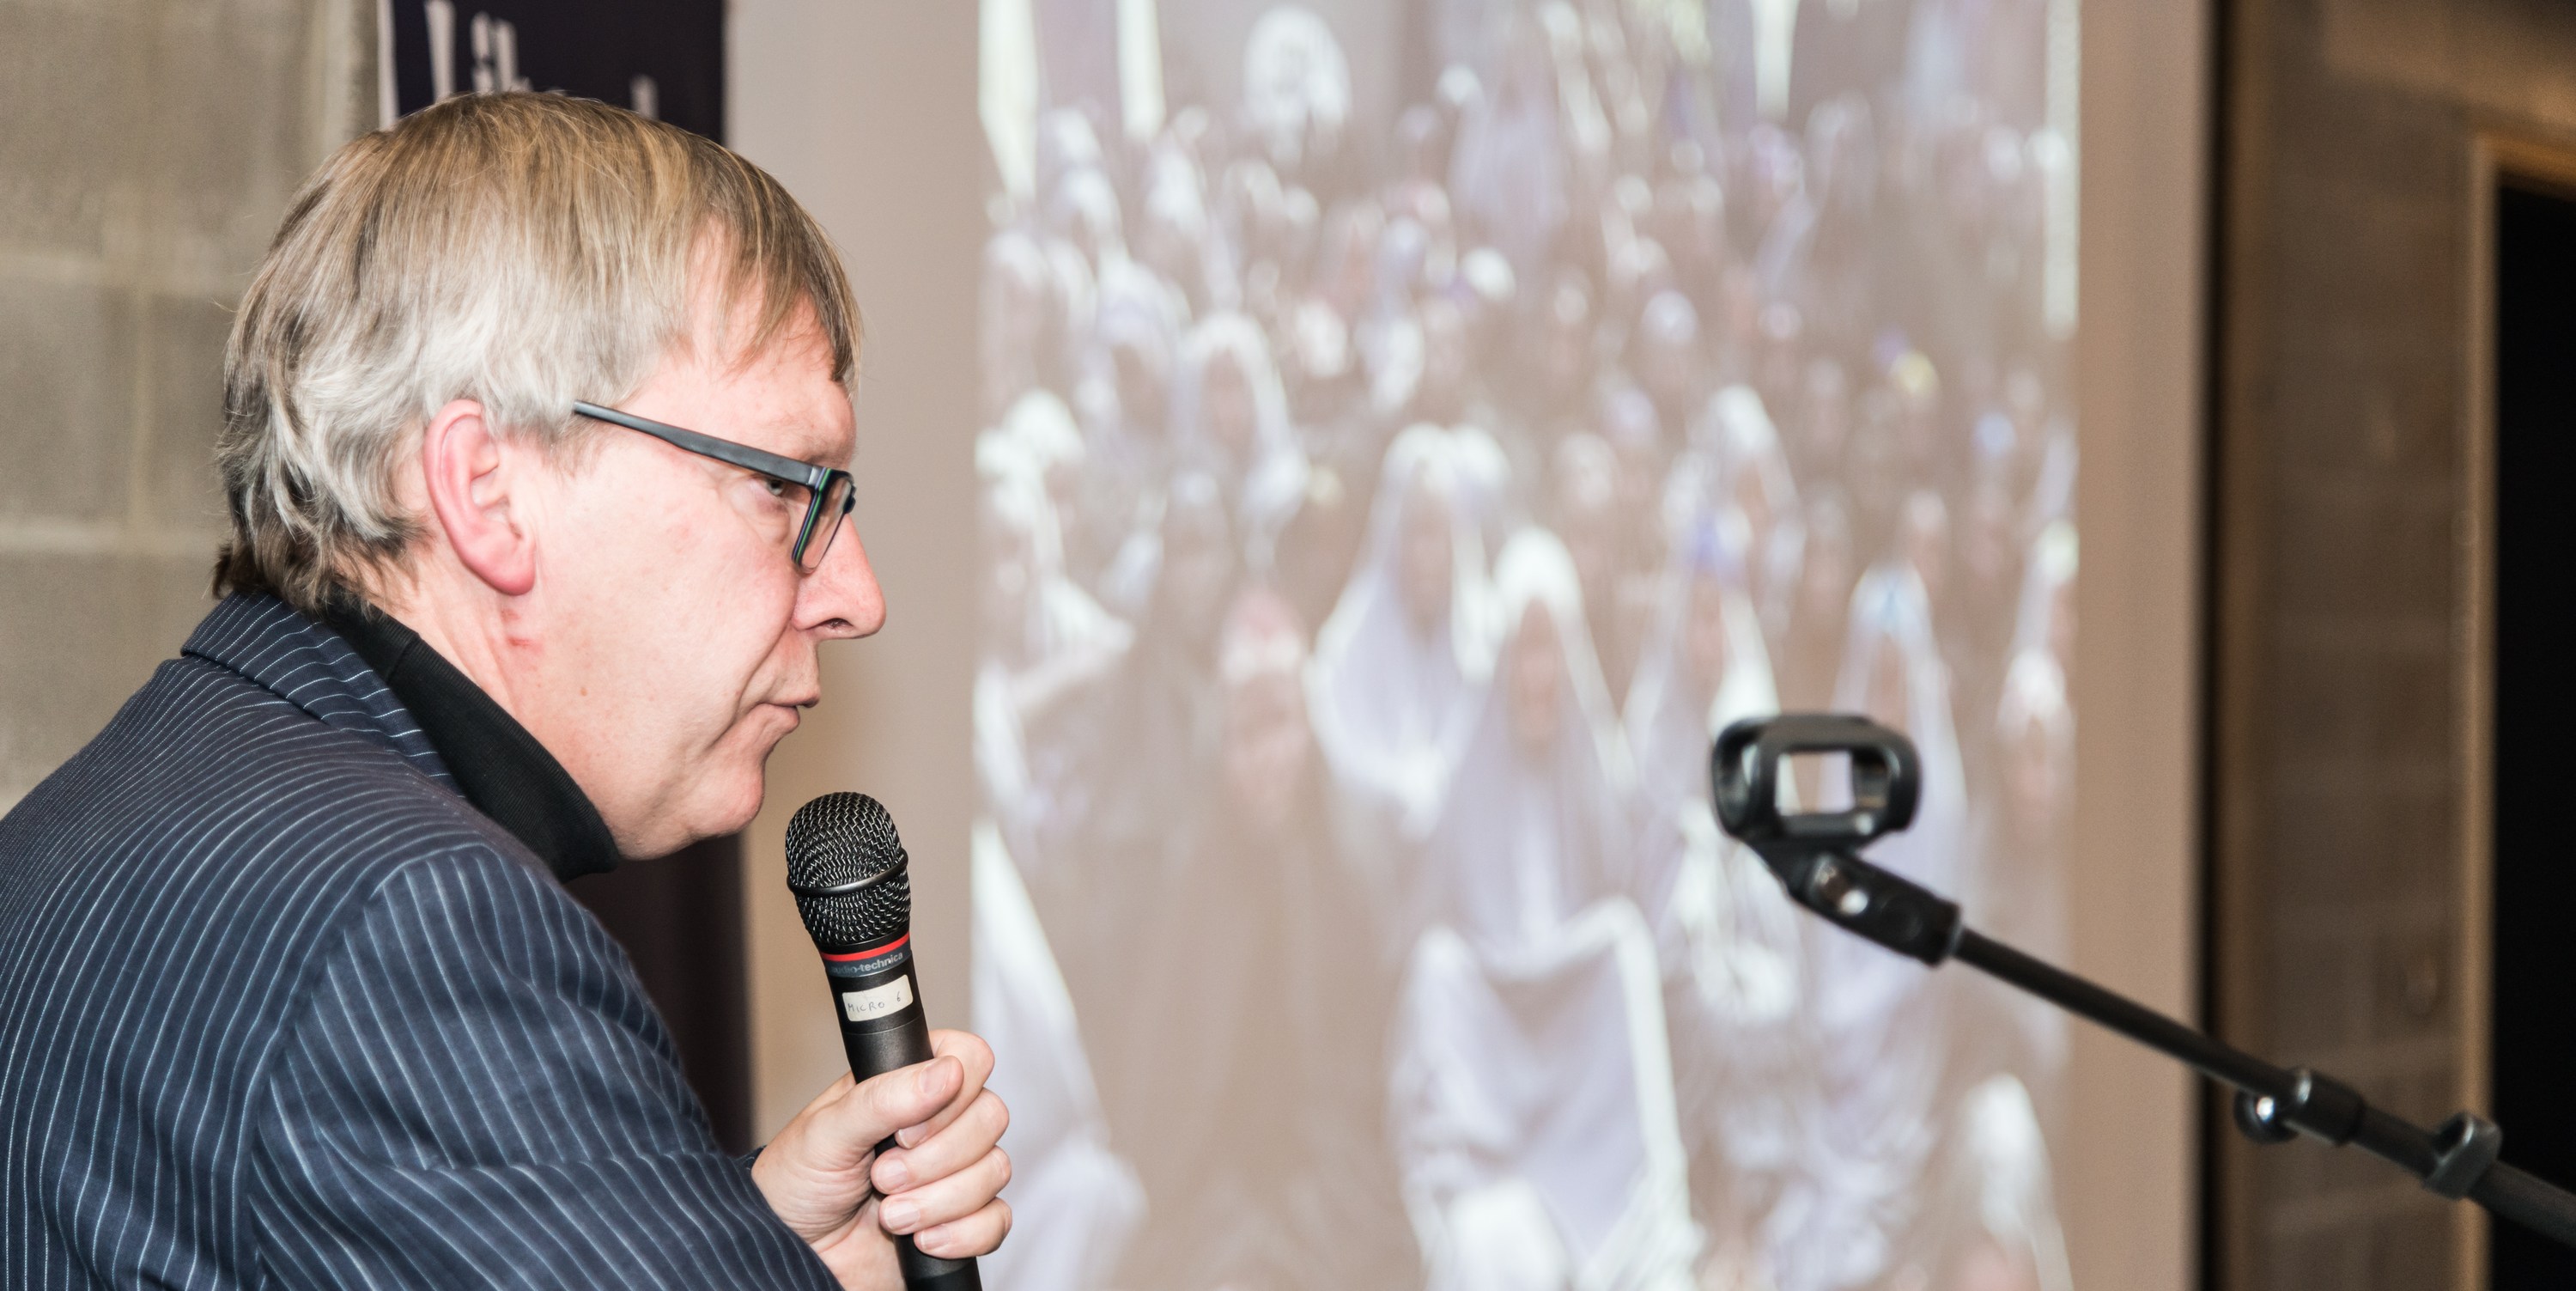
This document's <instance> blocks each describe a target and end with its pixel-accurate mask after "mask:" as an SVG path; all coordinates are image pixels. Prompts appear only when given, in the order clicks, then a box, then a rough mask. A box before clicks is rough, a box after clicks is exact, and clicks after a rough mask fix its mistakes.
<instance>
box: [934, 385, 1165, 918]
mask: <svg viewBox="0 0 2576 1291" xmlns="http://www.w3.org/2000/svg"><path fill="white" fill-rule="evenodd" d="M976 456H977V458H978V465H979V467H980V468H981V469H982V470H983V471H984V472H985V482H984V490H983V508H982V509H983V516H982V522H983V526H982V527H983V545H984V584H983V589H982V595H983V605H982V613H981V617H982V620H983V632H984V641H983V651H982V656H983V657H982V659H981V660H980V663H979V666H978V668H977V670H976V674H975V696H974V720H975V763H976V770H977V772H978V775H979V777H980V778H981V780H982V782H983V786H984V792H985V796H986V801H987V802H988V803H989V804H990V809H991V811H992V813H993V817H994V823H995V825H996V826H997V827H998V828H999V829H1000V831H1001V834H1002V838H1003V840H1004V841H1005V842H1006V843H1007V844H1008V845H1009V847H1010V850H1011V852H1012V853H1013V854H1014V855H1015V856H1016V857H1017V859H1018V862H1019V864H1020V865H1021V866H1023V867H1025V868H1026V869H1027V870H1028V871H1029V872H1030V873H1031V875H1032V879H1031V881H1032V882H1033V883H1036V884H1038V885H1039V886H1041V887H1043V886H1045V883H1044V880H1045V879H1046V877H1047V875H1048V872H1049V871H1050V869H1051V868H1053V865H1052V863H1053V862H1056V861H1060V860H1061V859H1062V858H1061V856H1060V855H1059V853H1060V852H1061V850H1062V849H1061V847H1060V846H1056V845H1054V842H1055V840H1059V839H1061V838H1062V837H1063V835H1064V833H1065V831H1067V830H1069V829H1071V828H1073V827H1074V826H1075V825H1077V824H1078V823H1079V821H1078V813H1077V812H1076V810H1075V808H1074V805H1073V803H1072V801H1071V797H1072V795H1075V794H1078V793H1079V791H1080V789H1081V783H1080V780H1081V775H1080V772H1079V770H1078V768H1077V767H1076V766H1075V765H1074V762H1075V760H1076V758H1077V755H1078V754H1079V752H1080V748H1081V741H1080V739H1079V736H1080V735H1081V733H1082V723H1081V721H1080V714H1079V712H1078V711H1077V710H1078V709H1079V708H1080V707H1081V705H1082V703H1083V701H1084V700H1085V699H1086V698H1087V697H1089V696H1090V695H1092V694H1093V693H1095V692H1097V691H1098V690H1099V688H1100V683H1101V681H1102V680H1103V679H1104V678H1105V677H1107V676H1108V674H1109V673H1110V671H1111V670H1112V669H1114V668H1115V667H1116V666H1117V664H1118V661H1119V660H1120V659H1121V658H1123V657H1124V656H1125V655H1126V652H1127V649H1128V647H1129V644H1130V642H1131V641H1132V640H1133V637H1134V633H1133V632H1132V631H1131V630H1130V629H1129V628H1128V626H1127V625H1126V624H1125V623H1122V622H1120V621H1119V620H1118V619H1116V618H1114V617H1112V616H1111V615H1110V614H1109V613H1108V612H1107V611H1105V610H1102V609H1101V608H1100V606H1099V604H1098V603H1096V602H1094V601H1093V600H1092V599H1091V597H1090V596H1089V595H1088V594H1086V593H1085V592H1083V590H1082V589H1081V588H1080V587H1077V586H1075V585H1074V583H1073V581H1072V580H1071V579H1069V578H1067V577H1065V575H1064V555H1063V548H1062V545H1061V538H1060V534H1059V532H1058V530H1057V527H1056V520H1055V508H1054V506H1053V505H1052V504H1051V503H1050V502H1049V500H1048V498H1047V489H1046V484H1045V483H1044V481H1043V480H1042V479H1041V478H1040V476H1039V472H1038V470H1037V469H1036V467H1035V466H1034V465H1033V463H1032V461H1031V459H1030V458H1029V457H1028V456H1027V455H1026V454H1025V453H1024V452H1023V451H1022V450H1021V449H1019V448H1017V447H1015V446H1014V445H1013V444H1012V443H1011V442H1010V441H1009V440H1008V439H1005V438H995V437H992V436H991V435H990V434H989V432H988V436H987V438H986V439H985V440H984V441H983V442H982V443H980V444H979V445H978V446H977V453H976Z"/></svg>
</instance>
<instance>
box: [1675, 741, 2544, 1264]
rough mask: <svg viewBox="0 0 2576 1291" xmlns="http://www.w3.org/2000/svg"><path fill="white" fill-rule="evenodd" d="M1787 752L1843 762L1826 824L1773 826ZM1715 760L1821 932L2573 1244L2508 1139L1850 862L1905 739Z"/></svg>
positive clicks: (1908, 770)
mask: <svg viewBox="0 0 2576 1291" xmlns="http://www.w3.org/2000/svg"><path fill="white" fill-rule="evenodd" d="M1792 753H1800V754H1814V753H1839V754H1846V755H1848V756H1849V757H1850V758H1851V779H1852V785H1853V796H1854V799H1855V801H1856V803H1857V805H1856V806H1855V807H1853V808H1852V809H1851V810H1848V811H1843V812H1838V813H1817V814H1805V815H1783V814H1781V813H1780V811H1779V809H1778V800H1777V796H1776V795H1777V787H1778V784H1779V779H1778V775H1779V772H1778V763H1779V761H1780V759H1781V758H1782V757H1783V756H1785V755H1788V754H1792ZM1713 762H1714V778H1715V781H1716V789H1717V799H1716V801H1717V808H1718V815H1719V818H1720V822H1721V823H1722V824H1724V825H1725V827H1726V830H1727V832H1728V833H1730V834H1733V835H1734V836H1736V837H1737V838H1739V839H1742V840H1743V841H1744V842H1745V843H1746V844H1748V845H1749V846H1751V847H1752V848H1753V849H1754V851H1755V852H1757V853H1759V854H1760V855H1761V857H1762V859H1763V862H1764V864H1766V865H1768V866H1769V867H1770V869H1771V872H1772V873H1773V874H1774V875H1776V876H1778V878H1779V879H1780V882H1781V885H1782V886H1783V887H1785V888H1787V889H1788V892H1789V896H1790V898H1791V899H1792V900H1795V901H1796V902H1797V903H1798V904H1800V905H1802V906H1805V907H1806V908H1807V909H1809V910H1811V911H1813V912H1815V913H1816V914H1818V915H1821V916H1823V917H1824V918H1825V919H1826V920H1827V921H1829V922H1831V923H1833V924H1835V925H1836V926H1838V927H1841V928H1843V929H1844V930H1846V931H1849V932H1852V933H1856V934H1858V935H1860V936H1862V937H1865V938H1868V939H1869V940H1871V941H1874V942H1876V943H1878V944H1879V945H1881V946H1884V947H1886V948H1887V949H1889V950H1892V951H1895V952H1896V953H1898V954H1900V955H1905V956H1907V957H1909V958H1912V959H1918V960H1921V961H1922V962H1923V963H1925V964H1927V965H1932V966H1936V967H1937V966H1938V965H1940V964H1941V963H1943V962H1944V961H1947V960H1951V959H1956V960H1958V961H1959V962H1961V963H1964V964H1967V965H1969V966H1970V967H1972V968H1976V969H1978V970H1980V971H1982V972H1984V973H1986V974H1987V975H1989V976H1991V977H1995V978H1997V979H1999V980H2001V981H2003V982H2005V983H2006V984H2008V985H2011V986H2014V987H2018V988H2019V989H2021V990H2024V991H2027V992H2029V993H2031V994H2033V995H2036V996H2038V997H2039V998H2041V999H2044V1000H2047V1001H2048V1002H2050V1003H2051V1004H2055V1005H2057V1006H2058V1007H2059V1008H2062V1009H2065V1010H2066V1011H2067V1012H2069V1013H2073V1014H2075V1015H2076V1016H2078V1017H2081V1018H2084V1019H2087V1020H2088V1021H2091V1022H2093V1023H2095V1024H2097V1025H2099V1026H2102V1027H2106V1028H2108V1029H2110V1030H2111V1031H2114V1032H2116V1033H2118V1034H2120V1035H2123V1036H2126V1037H2128V1038H2129V1039H2131V1040H2134V1041H2136V1042H2138V1043H2139V1044H2142V1045H2145V1046H2147V1047H2148V1048H2150V1049H2154V1050H2156V1051H2157V1052H2159V1053H2162V1054H2165V1055H2167V1056H2168V1057H2171V1058H2174V1059H2176V1060H2178V1061H2180V1062H2182V1063H2183V1064H2185V1065H2187V1066H2189V1067H2191V1068H2192V1069H2193V1070H2195V1071H2197V1072H2199V1073H2201V1074H2202V1075H2204V1076H2207V1077H2209V1078H2210V1079H2211V1080H2215V1081H2217V1082H2219V1083H2221V1084H2223V1085H2226V1086H2229V1087H2230V1088H2232V1089H2234V1090H2235V1091H2236V1098H2235V1121H2236V1128H2237V1129H2238V1130H2239V1131H2241V1132H2242V1133H2244V1135H2245V1136H2246V1137H2247V1138H2249V1139H2252V1140H2253V1141H2254V1142H2256V1143H2261V1144H2274V1143H2286V1142H2288V1141H2289V1140H2291V1139H2293V1138H2295V1137H2297V1136H2299V1135H2302V1134H2304V1135H2307V1136H2308V1137H2310V1138H2314V1139H2319V1140H2322V1141H2324V1142H2327V1143H2331V1144H2334V1145H2335V1146H2337V1147H2346V1146H2349V1147H2358V1148H2360V1149H2361V1150H2362V1151H2364V1152H2368V1153H2369V1154H2371V1155H2372V1156H2375V1157H2378V1158H2379V1159H2381V1160H2383V1161H2386V1162H2388V1163H2389V1164H2391V1165H2394V1166H2396V1167H2397V1168H2399V1169H2401V1170H2404V1171H2406V1172H2407V1173H2408V1174H2411V1175H2413V1176H2415V1178H2416V1180H2417V1181H2418V1182H2420V1183H2422V1184H2423V1186H2424V1188H2425V1189H2426V1190H2427V1191H2429V1192H2432V1193H2434V1194H2436V1195H2438V1196H2442V1197H2447V1198H2450V1199H2451V1200H2453V1201H2459V1200H2463V1199H2465V1200H2468V1201H2473V1202H2476V1203H2477V1204H2479V1205H2481V1206H2484V1207H2486V1209H2487V1210H2488V1211H2489V1212H2491V1213H2493V1214H2496V1215H2498V1216H2501V1217H2503V1218H2505V1219H2509V1220H2512V1221H2513V1222H2515V1223H2517V1224H2520V1225H2522V1226H2524V1227H2525V1228H2528V1229H2531V1230H2532V1231H2534V1232H2537V1233H2540V1234H2542V1235H2544V1236H2547V1237H2548V1238H2550V1239H2551V1240H2553V1241H2556V1242H2558V1243H2559V1244H2561V1245H2564V1246H2569V1247H2576V1193H2570V1192H2569V1191H2567V1190H2566V1189H2564V1188H2560V1187H2558V1186H2557V1185H2555V1184H2552V1183H2549V1182H2547V1181H2546V1180H2543V1179H2540V1178H2538V1177H2537V1176H2534V1175H2532V1174H2530V1173H2528V1172H2525V1171H2523V1170H2519V1169H2516V1168H2515V1167H2513V1166H2510V1165H2507V1164H2505V1163H2504V1162H2502V1161H2500V1160H2498V1159H2497V1153H2498V1152H2499V1151H2500V1150H2501V1149H2502V1147H2503V1145H2504V1131H2503V1130H2501V1129H2499V1128H2498V1127H2497V1126H2496V1124H2495V1122H2493V1121H2490V1120H2487V1119H2486V1118H2484V1117H2482V1116H2479V1115H2477V1114H2476V1113H2473V1112H2466V1111H2463V1112H2460V1113H2457V1114H2456V1115H2454V1116H2452V1117H2451V1118H2450V1119H2449V1120H2447V1121H2444V1122H2443V1123H2442V1125H2441V1127H2440V1128H2439V1129H2435V1130H2426V1129H2424V1128H2423V1127H2421V1126H2418V1125H2415V1124H2413V1123H2412V1122H2409V1121H2407V1120H2405V1119H2404V1118H2402V1117H2398V1116H2395V1115H2392V1114H2390V1113H2388V1112H2386V1111H2383V1110H2381V1109H2379V1108H2376V1107H2372V1106H2371V1105H2370V1104H2369V1103H2367V1102H2365V1101H2363V1099H2362V1097H2361V1095H2360V1093H2359V1092H2357V1091H2355V1090H2354V1089H2353V1087H2352V1086H2350V1085H2347V1084H2345V1083H2343V1082H2342V1081H2339V1080H2336V1079H2334V1078H2333V1077H2331V1076H2327V1075H2325V1074H2323V1073H2321V1072H2318V1071H2314V1070H2312V1069H2310V1068H2307V1067H2292V1068H2281V1067H2276V1066H2273V1065H2272V1064H2271V1063H2268V1062H2265V1061H2263V1060H2262V1059H2260V1058H2257V1057H2255V1056H2254V1055H2252V1054H2249V1053H2247V1052H2245V1051H2244V1050H2242V1049H2238V1048H2236V1047H2235V1046H2233V1045H2229V1044H2226V1043H2223V1042H2221V1041H2219V1040H2217V1039H2214V1038H2212V1037H2210V1036H2208V1035H2204V1034H2202V1033H2201V1032H2199V1031H2197V1030H2194V1029H2193V1028H2191V1027H2188V1026H2185V1025H2183V1024H2182V1023H2180V1022H2177V1021H2175V1020H2174V1019H2172V1018H2169V1017H2166V1016H2165V1015H2164V1014H2162V1013H2159V1012H2157V1011H2155V1010H2154V1009H2151V1008H2148V1007H2147V1006H2145V1005H2143V1004H2140V1003H2138V1002H2137V1001H2135V1000H2132V999H2129V998H2128V997H2126V996H2124V995H2121V994H2119V993H2117V992H2115V991H2111V990H2107V989H2105V988H2103V987H2101V986H2098V985H2095V984H2094V983H2092V982H2090V981H2087V980H2085V979H2084V978H2081V977H2078V976H2076V975H2075V974H2073V973H2070V972H2067V971H2066V970H2064V969H2062V968H2058V967H2057V966H2055V965H2053V964H2049V963H2047V962H2045V961H2042V960H2039V959H2035V958H2033V957H2031V956H2030V955H2027V954H2024V953H2022V952H2021V951H2019V950H2016V949H2014V948H2013V947H2011V946H2009V945H2006V944H2004V943H2003V942H2000V941H1996V940H1995V939H1993V938H1991V937H1988V936H1985V935H1984V934H1982V933H1979V932H1978V931H1976V930H1975V929H1973V928H1970V927H1968V926H1967V924H1966V923H1965V922H1964V921H1963V920H1962V919H1961V917H1960V913H1959V907H1958V905H1957V903H1955V902H1952V901H1949V900H1946V899H1944V898H1943V897H1941V896H1940V895H1939V894H1937V893H1934V892H1932V891H1931V890H1930V889H1928V888H1925V887H1923V886H1921V885H1919V884H1916V883H1914V882H1913V881H1911V880H1909V879H1906V878H1903V877H1901V876H1898V875H1896V874H1892V873H1889V872H1888V871H1886V870H1884V869H1881V868H1879V867H1878V866H1875V865H1872V864H1870V863H1869V862H1868V861H1865V860H1862V859H1861V858H1860V857H1859V855H1858V854H1857V852H1858V844H1859V843H1861V842H1866V841H1869V840H1870V839H1874V838H1876V837H1877V836H1879V835H1880V834H1884V833H1887V832H1891V831H1894V830H1901V829H1903V828H1904V827H1905V826H1906V825H1907V824H1908V823H1910V822H1911V820H1912V819H1913V815H1914V802H1915V798H1916V797H1917V795H1918V794H1919V791H1920V789H1919V784H1920V770H1919V763H1918V762H1917V760H1916V758H1915V754H1914V746H1913V744H1912V743H1911V742H1910V741H1908V740H1906V738H1905V737H1904V736H1903V735H1900V734H1898V733H1896V732H1894V731H1890V730H1887V729H1886V728H1884V727H1880V726H1878V725H1876V724H1875V723H1872V722H1869V721H1868V720H1867V719H1864V718H1856V717H1841V716H1807V715H1801V716H1789V717H1779V718H1772V719H1769V720H1767V721H1752V722H1739V723H1737V724H1735V725H1734V726H1731V727H1729V728H1727V730H1726V731H1725V733H1724V734H1722V735H1720V736H1719V737H1718V743H1717V747H1716V750H1715V754H1714V759H1713Z"/></svg>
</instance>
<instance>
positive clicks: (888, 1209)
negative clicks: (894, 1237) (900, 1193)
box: [884, 1201, 921, 1244]
mask: <svg viewBox="0 0 2576 1291" xmlns="http://www.w3.org/2000/svg"><path fill="white" fill-rule="evenodd" d="M884 1219H885V1226H886V1228H887V1230H888V1231H890V1232H897V1233H904V1232H910V1231H911V1230H912V1226H913V1225H915V1224H918V1223H920V1222H921V1207H919V1206H916V1205H914V1204H912V1203H911V1202H908V1201H889V1202H887V1203H886V1204H885V1212H884ZM916 1244H917V1243H916Z"/></svg>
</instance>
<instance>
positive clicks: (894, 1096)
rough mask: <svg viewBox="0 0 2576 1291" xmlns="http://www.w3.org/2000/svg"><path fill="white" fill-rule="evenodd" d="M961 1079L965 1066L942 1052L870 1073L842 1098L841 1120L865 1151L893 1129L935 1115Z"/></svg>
mask: <svg viewBox="0 0 2576 1291" xmlns="http://www.w3.org/2000/svg"><path fill="white" fill-rule="evenodd" d="M965 1079H966V1068H965V1066H964V1065H963V1064H961V1063H959V1062H958V1061H957V1060H956V1059H955V1058H950V1057H944V1056H943V1057H938V1058H933V1059H931V1060H930V1061H928V1062H924V1063H915V1064H914V1065H912V1066H909V1067H901V1068H897V1069H896V1070H893V1071H889V1072H887V1073H885V1074H884V1075H882V1076H874V1077H870V1078H869V1079H867V1080H865V1081H862V1082H860V1084H859V1085H858V1087H857V1088H855V1089H853V1090H851V1091H850V1096H849V1097H848V1098H847V1099H845V1100H843V1102H842V1107H843V1109H844V1112H843V1115H844V1117H845V1118H846V1119H845V1120H844V1121H843V1124H844V1125H845V1126H846V1127H847V1129H848V1132H849V1133H850V1135H851V1137H852V1138H854V1139H856V1140H857V1142H858V1145H859V1149H860V1150H861V1151H866V1150H867V1149H869V1148H873V1147H875V1146H876V1145H877V1144H879V1143H882V1142H884V1141H885V1140H886V1139H888V1138H890V1137H892V1136H893V1134H894V1132H895V1131H897V1130H900V1129H903V1128H905V1127H906V1126H912V1125H919V1124H921V1123H922V1122H923V1121H926V1120H929V1119H930V1118H931V1117H933V1116H937V1115H938V1114H939V1109H940V1108H942V1107H945V1106H947V1105H948V1100H949V1099H951V1098H954V1097H956V1096H957V1087H958V1085H959V1083H960V1082H962V1081H964V1080H965Z"/></svg>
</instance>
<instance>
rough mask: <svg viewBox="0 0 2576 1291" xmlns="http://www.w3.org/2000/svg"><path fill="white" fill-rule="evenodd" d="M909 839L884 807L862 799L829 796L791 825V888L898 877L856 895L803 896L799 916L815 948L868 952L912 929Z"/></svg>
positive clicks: (806, 808) (810, 805)
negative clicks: (905, 846) (902, 836)
mask: <svg viewBox="0 0 2576 1291" xmlns="http://www.w3.org/2000/svg"><path fill="white" fill-rule="evenodd" d="M903 865H904V854H903V840H902V839H900V838H898V837H896V836H895V832H894V818H893V817H892V816H889V815H887V814H886V809H885V804H883V803H881V802H878V801H877V800H876V799H874V798H871V797H869V796H867V795H866V794H863V793H827V794H825V795H823V796H822V797H820V798H817V799H815V800H814V801H812V802H809V803H807V804H805V805H804V806H802V807H799V808H797V809H796V816H795V819H793V820H790V821H788V822H787V886H788V887H789V888H791V889H799V888H801V889H805V890H808V891H810V890H812V889H815V888H830V887H839V886H841V885H843V884H848V883H857V882H860V881H861V880H865V879H873V878H876V877H877V876H879V875H884V874H886V873H887V871H889V870H893V871H897V872H896V873H894V874H892V875H889V876H888V877H886V878H884V879H883V880H882V881H880V882H878V883H875V884H873V885H871V886H869V887H866V888H862V889H860V890H859V891H856V892H845V893H842V894H840V895H837V896H806V895H804V893H803V892H799V893H798V894H797V896H796V913H798V914H800V915H802V916H804V918H805V931H807V932H809V933H812V934H813V935H814V943H815V944H816V945H818V946H821V947H823V948H824V949H826V950H829V951H833V952H836V953H838V952H846V951H852V950H864V949H866V948H868V947H870V946H877V945H882V944H884V943H886V942H889V941H892V940H894V939H895V938H897V937H900V936H902V935H904V933H905V932H907V931H909V930H910V929H911V928H912V879H911V876H910V875H908V874H905V873H901V872H900V871H901V869H902V867H903Z"/></svg>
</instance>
